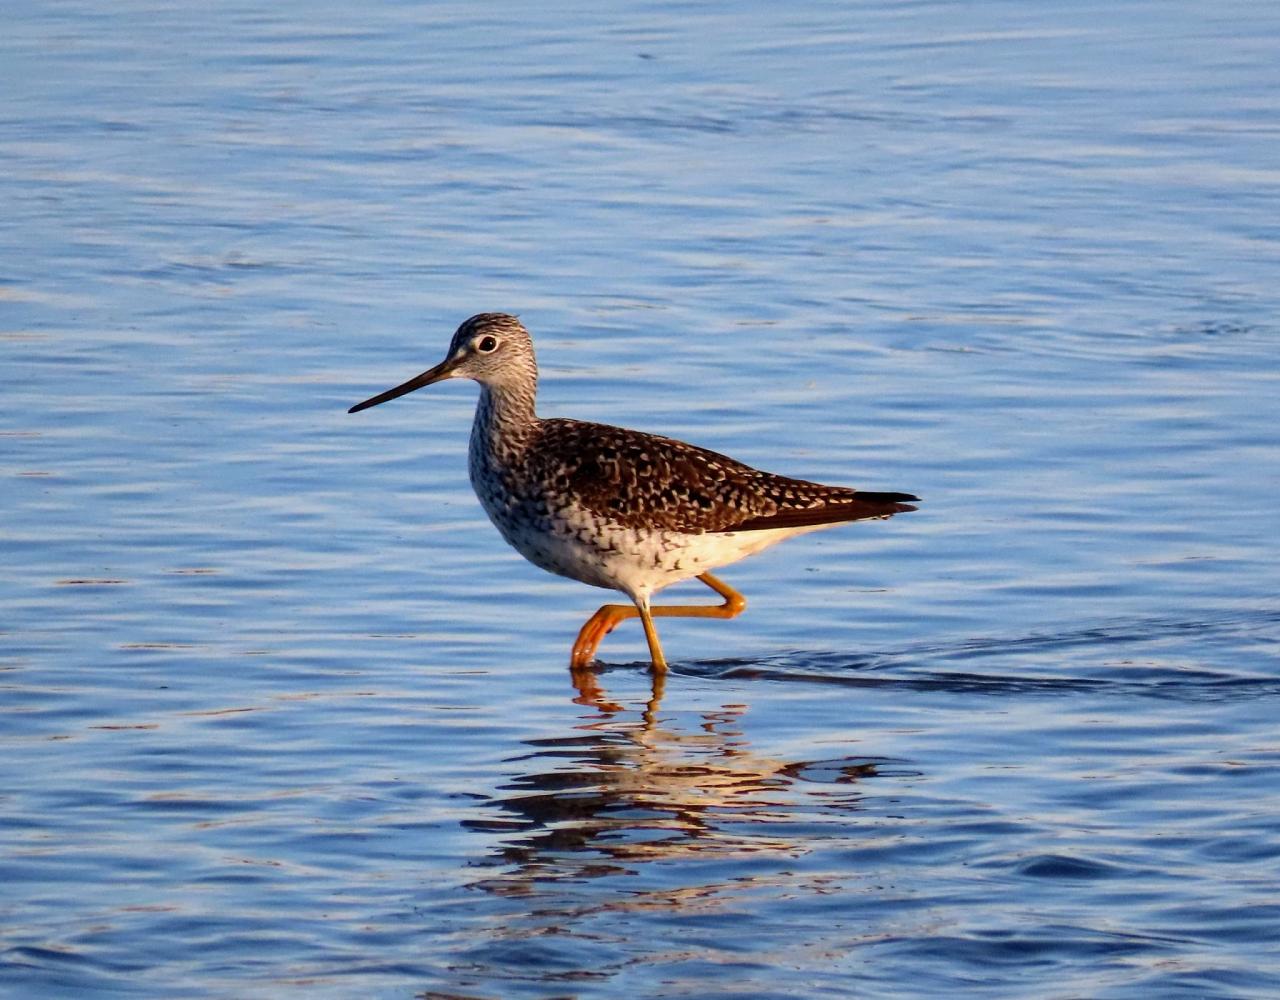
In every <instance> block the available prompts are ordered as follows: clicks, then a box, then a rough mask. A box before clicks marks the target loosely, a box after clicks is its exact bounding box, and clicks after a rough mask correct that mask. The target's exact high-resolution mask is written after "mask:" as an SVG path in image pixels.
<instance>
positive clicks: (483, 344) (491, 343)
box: [476, 337, 498, 354]
mask: <svg viewBox="0 0 1280 1000" xmlns="http://www.w3.org/2000/svg"><path fill="white" fill-rule="evenodd" d="M497 349H498V338H497V337H481V338H480V339H479V340H478V341H477V342H476V350H477V351H479V352H480V353H481V354H492V353H493V352H494V351H496V350H497Z"/></svg>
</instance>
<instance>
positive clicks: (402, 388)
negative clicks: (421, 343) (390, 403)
mask: <svg viewBox="0 0 1280 1000" xmlns="http://www.w3.org/2000/svg"><path fill="white" fill-rule="evenodd" d="M456 364H457V363H456V362H455V361H454V360H453V358H445V360H444V361H441V362H440V364H438V365H436V366H435V367H434V368H430V369H428V370H427V371H425V372H423V373H422V374H421V375H415V376H414V377H413V378H411V379H409V381H408V382H404V383H402V384H400V385H398V386H396V387H395V388H394V389H388V390H387V391H386V392H380V393H378V394H377V395H376V396H371V397H369V398H368V399H366V400H365V401H364V402H363V403H356V405H355V406H353V407H351V409H349V410H348V411H347V412H348V413H359V412H360V411H361V410H367V409H369V407H371V406H377V405H378V404H379V403H385V402H386V401H387V400H389V399H396V398H398V397H400V396H403V395H404V394H405V393H409V392H413V390H414V389H421V388H422V387H423V386H424V385H430V384H431V383H432V382H439V381H441V380H442V379H446V378H448V377H449V375H450V373H451V372H452V371H453V369H454V367H455V366H456Z"/></svg>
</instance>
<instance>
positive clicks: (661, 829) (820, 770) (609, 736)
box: [467, 692, 885, 893]
mask: <svg viewBox="0 0 1280 1000" xmlns="http://www.w3.org/2000/svg"><path fill="white" fill-rule="evenodd" d="M658 695H660V692H658ZM597 696H598V697H599V698H603V695H601V694H599V693H598V692H597ZM592 703H593V704H596V702H594V701H593V702H592ZM606 704H608V703H607V702H606ZM745 710H746V709H745V706H742V705H732V704H731V705H725V706H723V707H721V708H720V709H718V710H716V711H711V712H706V713H703V714H701V715H700V716H699V717H698V720H697V722H696V723H694V724H693V725H691V726H688V727H686V728H685V729H683V730H682V729H681V728H679V727H678V726H677V725H676V724H675V723H673V722H671V721H670V720H664V721H662V722H659V721H657V720H655V719H654V717H653V711H654V703H653V702H652V701H651V702H650V707H649V708H648V709H646V710H645V711H644V712H642V713H640V715H639V717H636V716H634V715H632V716H630V717H622V718H615V717H612V715H611V714H610V712H603V713H602V715H603V717H596V718H594V719H592V720H590V721H587V722H584V723H583V724H582V725H580V726H579V727H578V728H577V729H575V730H574V731H573V732H572V734H570V735H566V736H563V737H557V738H553V739H547V740H531V741H529V742H528V743H527V746H529V747H530V751H529V752H528V753H526V754H523V755H521V756H519V757H516V758H513V759H512V761H511V763H515V764H518V765H520V770H519V772H518V773H516V774H515V775H513V777H512V779H511V781H510V782H509V783H508V784H506V785H504V786H502V788H501V789H500V794H499V795H497V796H494V797H493V798H491V799H490V800H489V802H488V804H489V805H490V806H491V807H492V808H493V809H494V810H495V811H496V812H497V813H498V814H499V815H498V816H494V817H492V818H489V819H480V820H472V821H470V822H469V823H468V824H467V825H468V826H470V827H472V828H473V829H481V830H487V831H491V832H497V833H501V834H507V835H508V836H505V837H503V838H502V842H501V846H500V847H499V848H498V852H497V856H496V857H494V858H493V859H491V863H496V864H514V865H515V866H516V867H515V869H514V870H513V871H512V872H511V873H510V874H509V875H508V876H506V877H503V878H502V879H501V881H500V883H496V882H488V883H486V884H485V886H484V888H488V889H491V890H493V891H500V892H503V893H512V892H521V891H527V890H528V889H529V888H531V887H532V883H534V882H537V881H545V880H548V879H558V878H564V877H573V878H582V877H599V876H604V875H609V874H614V873H622V872H628V871H632V870H634V868H635V866H636V865H638V864H641V863H643V862H646V861H654V860H667V859H672V858H678V857H681V856H687V855H692V854H697V855H699V856H700V857H704V858H705V857H707V856H712V857H717V856H730V855H736V854H746V853H752V854H758V853H760V852H771V853H777V854H796V853H802V852H803V851H804V849H805V848H804V846H803V841H801V840H798V839H796V837H795V836H793V835H792V834H791V833H790V832H787V831H789V830H791V829H794V828H795V826H796V823H797V820H798V819H804V820H805V821H807V822H810V823H811V822H821V819H819V818H818V816H817V815H815V814H822V813H826V814H829V813H832V812H835V813H844V812H847V811H849V810H857V809H858V808H859V803H860V799H861V790H860V789H859V788H858V787H857V786H858V784H859V783H860V782H861V781H863V780H865V779H867V778H870V777H874V776H875V775H876V774H877V773H878V772H879V769H880V768H881V767H882V766H883V764H884V763H885V761H883V760H882V759H875V758H845V759H841V760H835V761H799V762H797V761H785V760H781V759H779V758H775V757H769V756H765V755H762V754H758V753H755V752H753V751H752V749H751V748H750V746H749V745H748V743H747V740H746V739H745V737H744V736H743V733H742V729H741V727H740V725H739V721H740V719H741V718H742V716H743V714H744V712H745ZM798 785H803V786H804V787H803V789H800V788H798V787H797V786H798ZM798 794H800V800H799V801H798V800H797V795H798ZM797 813H803V814H805V815H804V816H802V817H800V816H797ZM812 835H813V830H812V829H811V828H810V829H808V831H807V834H806V836H807V837H811V836H812Z"/></svg>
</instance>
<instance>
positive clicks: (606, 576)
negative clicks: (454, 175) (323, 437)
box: [349, 313, 919, 673]
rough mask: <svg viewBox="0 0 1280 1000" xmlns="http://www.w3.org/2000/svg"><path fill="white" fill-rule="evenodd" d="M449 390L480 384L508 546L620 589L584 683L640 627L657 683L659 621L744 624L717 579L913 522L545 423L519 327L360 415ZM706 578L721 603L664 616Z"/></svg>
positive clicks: (736, 467) (470, 338)
mask: <svg viewBox="0 0 1280 1000" xmlns="http://www.w3.org/2000/svg"><path fill="white" fill-rule="evenodd" d="M448 378H469V379H474V380H475V381H476V382H479V383H480V401H479V403H478V404H477V406H476V416H475V421H474V423H473V424H472V426H471V448H470V461H469V465H470V472H471V485H472V486H473V487H474V488H475V491H476V495H477V496H478V497H479V498H480V503H481V505H483V507H484V509H485V512H486V513H487V514H488V515H489V519H490V520H491V521H492V522H493V523H494V525H495V526H497V529H498V531H500V532H501V533H502V537H503V538H505V539H506V540H507V542H508V543H509V544H510V545H511V546H512V547H514V548H515V550H516V551H517V552H519V553H520V554H521V555H522V556H524V557H525V558H526V559H528V560H529V561H530V562H531V563H533V564H534V565H535V566H540V567H542V568H543V569H545V570H548V571H550V572H552V573H558V574H559V575H560V576H567V577H569V578H571V579H574V580H580V581H581V582H583V583H588V584H591V585H592V586H593V587H604V588H606V589H609V590H620V591H622V593H624V594H626V595H627V597H629V598H630V599H631V604H630V605H623V604H606V605H604V606H603V607H602V608H600V610H599V611H597V612H596V613H595V614H594V615H592V616H591V618H590V619H588V621H587V623H586V624H585V625H583V626H582V630H581V631H580V632H579V633H578V638H577V641H576V642H575V643H574V646H573V653H572V655H571V657H570V666H571V667H572V668H573V669H574V670H575V671H579V670H582V669H583V668H584V667H586V666H587V665H588V664H589V663H590V662H591V661H592V659H593V657H594V656H595V652H596V649H597V648H598V647H599V645H600V641H601V640H602V639H603V638H604V637H605V636H606V635H608V634H609V633H610V632H611V631H613V629H614V627H615V626H617V624H618V623H619V622H621V621H624V620H625V619H628V618H635V617H639V618H640V621H641V623H642V624H643V626H644V634H645V638H646V640H647V641H648V643H649V655H650V657H651V658H652V660H653V667H654V670H655V671H656V672H659V673H661V672H662V671H665V670H666V666H667V664H666V659H665V658H664V656H663V655H662V646H661V644H660V643H659V642H658V633H657V630H656V629H655V628H654V625H653V619H654V618H655V617H681V618H733V617H734V616H735V615H737V614H739V613H741V612H742V610H743V608H745V607H746V601H745V599H744V598H743V597H742V595H741V594H739V593H738V592H737V591H736V590H734V589H733V588H732V587H730V586H729V585H728V584H726V583H723V582H722V581H720V580H719V579H717V578H716V577H714V576H712V575H711V573H710V572H709V571H710V570H713V569H715V568H717V567H719V566H726V565H728V564H729V563H733V562H737V561H738V560H739V559H742V558H745V557H746V556H749V555H752V554H754V553H756V552H759V551H760V550H761V549H764V548H767V547H768V546H770V545H773V544H775V543H777V542H780V541H782V540H783V539H786V538H790V537H792V536H793V535H801V534H804V533H805V532H809V531H817V530H818V529H820V528H828V527H831V526H832V525H835V524H840V523H843V522H845V521H860V520H865V519H868V518H887V517H891V516H893V515H894V514H900V513H902V512H904V511H909V510H915V508H914V507H913V506H911V505H910V504H909V503H908V502H907V501H911V500H918V499H919V498H918V497H914V496H912V495H911V494H909V493H868V492H864V491H861V490H854V489H850V488H848V487H845V486H823V485H821V484H819V483H810V482H805V481H804V480H801V479H788V478H786V477H784V476H775V475H773V474H772V473H768V472H761V471H760V470H758V469H753V468H751V467H750V466H748V465H743V464H742V463H741V462H738V461H735V460H734V459H732V458H728V457H726V456H724V455H719V454H717V453H716V452H714V451H707V450H706V449H703V448H696V447H694V446H693V445H690V444H685V443H684V442H683V441H676V440H674V439H672V438H667V437H659V436H658V435H656V434H645V433H643V432H641V431H633V430H628V429H627V428H624V427H611V426H609V425H607V424H593V423H587V422H586V421H582V420H562V419H556V420H543V419H541V418H540V417H538V415H537V413H536V411H535V397H536V395H537V389H538V366H537V363H536V361H535V360H534V354H533V340H532V338H530V336H529V331H527V330H526V329H525V328H524V326H523V325H522V324H521V323H520V321H519V320H518V319H516V317H514V316H509V315H507V314H506V313H481V314H480V315H478V316H472V317H471V318H470V319H469V320H467V321H466V322H465V323H463V324H462V325H461V326H460V327H458V329H457V332H455V333H454V335H453V341H452V343H450V345H449V353H448V354H447V355H446V356H445V359H444V360H443V361H442V362H440V364H438V365H436V366H435V367H434V368H431V369H429V370H427V371H425V372H423V373H422V374H421V375H418V376H417V377H415V378H411V379H409V381H408V382H405V383H403V384H401V385H398V386H396V387H395V388H394V389H388V390H387V391H386V392H383V393H379V394H378V395H377V396H373V397H372V398H370V399H366V400H365V401H364V402H363V403H358V404H356V405H355V406H353V407H351V410H350V411H349V412H351V413H356V412H358V411H359V410H364V409H367V408H368V407H370V406H377V405H378V404H379V403H385V402H386V401H387V400H390V399H395V398H396V397H398V396H403V395H404V394H405V393H408V392H412V391H413V390H414V389H420V388H422V387H423V386H424V385H431V384H432V383H433V382H440V381H442V380H444V379H448ZM692 577H697V578H698V579H699V580H701V581H702V582H703V583H705V584H706V585H707V586H708V587H710V588H711V589H712V590H714V591H715V592H716V593H717V594H719V595H720V596H721V597H722V598H724V602H723V603H722V604H714V605H658V606H656V607H654V606H652V605H651V604H650V603H649V602H650V598H652V597H653V595H654V594H656V593H657V592H658V591H660V590H662V589H663V588H664V587H669V586H671V584H673V583H679V582H680V581H681V580H688V579H691V578H692Z"/></svg>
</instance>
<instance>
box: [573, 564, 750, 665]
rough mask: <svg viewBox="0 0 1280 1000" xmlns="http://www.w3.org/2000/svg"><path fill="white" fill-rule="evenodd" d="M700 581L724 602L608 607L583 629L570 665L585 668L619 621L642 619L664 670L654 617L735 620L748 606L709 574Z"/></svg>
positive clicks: (652, 651)
mask: <svg viewBox="0 0 1280 1000" xmlns="http://www.w3.org/2000/svg"><path fill="white" fill-rule="evenodd" d="M698 579H699V580H701V581H702V582H703V583H705V584H706V585H707V586H708V587H710V588H711V589H712V590H714V591H715V592H716V593H717V594H719V595H720V596H721V597H723V598H724V603H723V604H667V605H659V606H658V607H656V608H645V609H641V608H638V607H635V606H633V605H630V604H606V605H605V606H604V607H602V608H601V609H600V610H599V611H597V612H596V613H595V614H594V615H592V616H591V617H590V618H589V619H587V623H586V624H585V625H583V626H582V631H580V632H579V633H578V638H577V641H575V642H574V644H573V653H572V654H571V655H570V657H569V665H570V666H571V667H572V668H573V669H574V670H579V669H581V668H583V667H585V666H586V665H587V664H588V663H590V662H591V660H592V658H593V657H594V656H595V655H596V650H597V649H598V648H599V646H600V641H601V640H602V639H603V638H604V637H605V636H606V635H608V634H609V633H610V632H612V631H613V630H614V629H615V628H617V626H618V624H619V623H620V622H624V621H626V620H627V619H628V618H639V619H640V621H641V624H643V625H644V637H645V639H646V641H647V642H648V643H649V655H650V657H652V659H653V665H654V668H655V669H657V670H665V669H666V668H667V661H666V658H665V657H664V656H663V655H662V645H661V643H659V642H658V630H657V629H656V628H654V626H653V619H654V618H735V617H737V616H738V615H740V614H742V611H743V609H744V608H745V607H746V606H747V599H746V598H745V597H743V596H742V595H741V594H739V593H738V592H737V591H736V590H734V589H733V588H732V587H730V586H729V585H728V584H727V583H725V582H724V581H722V580H718V579H717V578H716V577H714V576H712V575H711V574H710V573H703V574H702V575H701V576H699V577H698Z"/></svg>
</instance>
